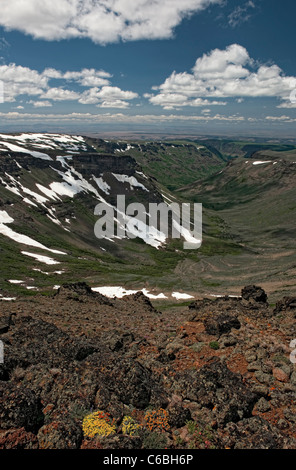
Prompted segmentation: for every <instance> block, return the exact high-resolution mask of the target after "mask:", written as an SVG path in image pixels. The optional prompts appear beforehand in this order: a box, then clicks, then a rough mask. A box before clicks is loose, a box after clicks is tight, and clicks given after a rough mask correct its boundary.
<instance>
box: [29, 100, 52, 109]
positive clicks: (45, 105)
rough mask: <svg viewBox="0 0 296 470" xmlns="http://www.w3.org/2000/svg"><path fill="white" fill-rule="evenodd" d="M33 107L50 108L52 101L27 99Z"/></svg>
mask: <svg viewBox="0 0 296 470" xmlns="http://www.w3.org/2000/svg"><path fill="white" fill-rule="evenodd" d="M29 104H32V105H33V106H34V107H35V108H50V107H51V106H52V103H51V102H50V101H29Z"/></svg>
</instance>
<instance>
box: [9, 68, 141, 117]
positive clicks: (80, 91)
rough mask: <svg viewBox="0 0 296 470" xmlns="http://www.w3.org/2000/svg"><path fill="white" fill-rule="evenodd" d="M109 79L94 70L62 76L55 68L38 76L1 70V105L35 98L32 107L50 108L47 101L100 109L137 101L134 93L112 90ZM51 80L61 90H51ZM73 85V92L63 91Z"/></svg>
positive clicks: (18, 70) (33, 72)
mask: <svg viewBox="0 0 296 470" xmlns="http://www.w3.org/2000/svg"><path fill="white" fill-rule="evenodd" d="M109 78H111V75H110V74H109V73H108V72H106V71H104V70H95V69H83V70H81V71H67V72H65V73H62V72H60V71H59V70H56V69H54V68H46V69H45V70H44V71H43V72H38V71H37V70H32V69H30V68H28V67H22V66H17V65H15V64H9V65H2V66H0V81H1V83H3V85H4V101H5V102H15V101H16V99H17V98H18V97H19V96H21V95H28V96H34V97H37V98H38V99H37V100H33V101H31V103H32V104H34V106H35V107H41V106H52V103H51V102H50V101H53V102H57V101H73V100H74V101H78V102H79V103H81V104H96V105H100V106H102V107H118V108H125V107H128V106H129V104H128V101H130V100H133V99H134V98H137V97H138V95H137V93H134V92H132V91H125V90H121V89H120V88H119V87H114V86H111V84H110V80H109ZM52 80H55V81H57V80H59V81H62V82H63V86H52V85H51V83H52ZM72 82H74V86H75V90H73V89H69V88H67V87H66V86H68V87H71V86H73V84H72ZM55 83H56V82H55ZM41 100H42V101H41Z"/></svg>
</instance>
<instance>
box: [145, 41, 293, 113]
mask: <svg viewBox="0 0 296 470" xmlns="http://www.w3.org/2000/svg"><path fill="white" fill-rule="evenodd" d="M256 67H257V69H256V70H255V62H254V61H253V60H252V59H251V58H250V56H249V54H248V51H247V50H246V49H245V48H244V47H243V46H240V45H239V44H232V45H230V46H228V47H227V48H226V49H225V50H219V49H214V50H213V51H211V52H210V53H209V54H204V55H203V56H202V57H200V58H198V59H197V60H196V63H195V65H194V67H193V68H192V73H187V72H182V73H176V72H173V73H172V74H171V75H170V76H169V77H168V78H167V79H166V80H165V82H164V83H163V84H161V85H160V86H157V87H153V90H155V91H158V94H154V95H153V96H151V95H150V97H149V95H146V96H147V97H148V98H149V100H150V102H151V103H152V104H155V105H160V106H162V107H163V108H165V109H172V108H174V107H176V106H203V105H205V106H209V105H210V104H212V105H217V104H221V102H219V101H216V102H215V101H211V102H209V101H208V99H209V98H212V99H216V98H229V97H232V98H243V97H277V98H281V99H283V100H287V99H288V98H289V96H290V93H291V90H292V89H294V88H296V77H287V76H285V75H284V74H283V72H282V70H281V69H280V68H279V67H278V66H277V65H270V66H268V65H257V66H256ZM203 100H204V101H203ZM222 104H225V103H222Z"/></svg>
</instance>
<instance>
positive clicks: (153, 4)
mask: <svg viewBox="0 0 296 470" xmlns="http://www.w3.org/2000/svg"><path fill="white" fill-rule="evenodd" d="M221 2H222V0H182V1H179V0H137V1H135V0H96V1H94V0H42V2H40V0H26V1H24V0H1V16H0V25H2V26H4V27H5V28H6V29H7V30H19V31H22V32H24V33H26V34H30V35H31V36H33V37H34V38H38V39H46V40H59V39H66V38H74V37H81V38H84V37H87V38H90V39H92V40H93V41H94V42H96V43H101V44H106V43H110V42H117V41H119V40H123V41H133V40H139V39H164V38H170V37H171V36H172V35H173V31H174V28H175V27H176V26H177V25H179V24H180V23H181V22H182V20H183V19H184V18H185V17H187V16H189V15H191V14H193V13H196V12H199V11H201V10H203V9H205V8H207V7H208V6H209V5H211V4H214V3H221Z"/></svg>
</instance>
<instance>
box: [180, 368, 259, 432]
mask: <svg viewBox="0 0 296 470" xmlns="http://www.w3.org/2000/svg"><path fill="white" fill-rule="evenodd" d="M176 389H177V390H176V391H177V393H179V394H181V395H182V396H183V399H189V400H190V401H194V402H195V401H196V402H198V403H199V404H200V405H202V407H206V408H208V409H214V408H215V416H216V419H217V422H218V425H219V426H222V427H223V426H224V425H225V424H226V423H228V422H230V421H233V422H235V421H239V420H240V419H242V418H244V417H248V416H250V415H251V413H252V410H253V407H254V404H255V402H256V401H257V395H256V394H254V393H253V392H252V391H250V390H249V389H248V388H247V387H246V386H245V385H244V384H243V382H242V377H241V376H240V375H239V374H235V373H233V372H231V371H230V370H229V369H228V367H227V366H226V365H225V364H224V363H221V362H220V361H219V360H215V361H213V362H212V363H211V364H209V365H205V366H203V367H202V368H201V369H200V370H198V371H187V372H184V373H180V374H177V375H176Z"/></svg>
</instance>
